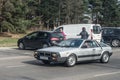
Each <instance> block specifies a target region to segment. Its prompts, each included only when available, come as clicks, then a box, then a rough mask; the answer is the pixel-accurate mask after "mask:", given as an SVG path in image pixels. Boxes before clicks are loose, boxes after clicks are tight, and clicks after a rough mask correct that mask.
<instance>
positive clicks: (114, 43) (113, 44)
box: [111, 39, 120, 47]
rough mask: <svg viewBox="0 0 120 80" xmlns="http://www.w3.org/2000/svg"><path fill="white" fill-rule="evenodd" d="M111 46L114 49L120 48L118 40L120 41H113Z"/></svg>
mask: <svg viewBox="0 0 120 80" xmlns="http://www.w3.org/2000/svg"><path fill="white" fill-rule="evenodd" d="M111 45H112V46H113V47H119V46H120V40H118V39H114V40H112V42H111Z"/></svg>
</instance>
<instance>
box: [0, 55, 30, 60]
mask: <svg viewBox="0 0 120 80" xmlns="http://www.w3.org/2000/svg"><path fill="white" fill-rule="evenodd" d="M24 58H30V56H16V57H4V58H0V60H12V59H24Z"/></svg>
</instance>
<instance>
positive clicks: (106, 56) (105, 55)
mask: <svg viewBox="0 0 120 80" xmlns="http://www.w3.org/2000/svg"><path fill="white" fill-rule="evenodd" d="M109 59H110V56H109V54H108V53H107V52H106V53H103V55H102V57H101V59H100V62H101V63H108V62H109Z"/></svg>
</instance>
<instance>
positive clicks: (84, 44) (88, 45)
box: [82, 41, 90, 48]
mask: <svg viewBox="0 0 120 80" xmlns="http://www.w3.org/2000/svg"><path fill="white" fill-rule="evenodd" d="M82 48H90V42H89V41H85V42H84V43H83V45H82Z"/></svg>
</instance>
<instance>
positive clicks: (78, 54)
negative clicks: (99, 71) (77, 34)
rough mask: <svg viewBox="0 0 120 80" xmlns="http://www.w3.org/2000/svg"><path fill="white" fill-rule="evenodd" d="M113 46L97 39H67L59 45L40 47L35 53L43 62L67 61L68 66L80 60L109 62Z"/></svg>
mask: <svg viewBox="0 0 120 80" xmlns="http://www.w3.org/2000/svg"><path fill="white" fill-rule="evenodd" d="M111 55H112V48H111V47H110V46H108V45H106V44H104V43H98V42H97V41H95V40H83V39H67V40H64V41H62V42H60V43H59V44H58V46H54V47H49V48H44V49H38V50H36V51H35V53H34V57H35V58H36V59H37V60H42V61H43V63H45V64H48V63H50V62H58V63H59V62H60V63H65V64H66V66H69V67H71V66H74V65H75V64H76V63H77V62H79V61H86V60H100V62H102V63H107V62H109V59H110V56H111Z"/></svg>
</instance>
